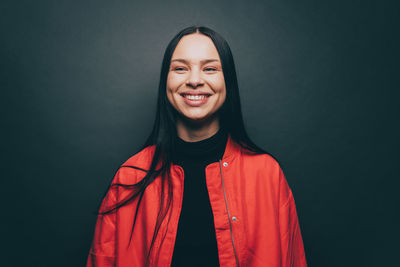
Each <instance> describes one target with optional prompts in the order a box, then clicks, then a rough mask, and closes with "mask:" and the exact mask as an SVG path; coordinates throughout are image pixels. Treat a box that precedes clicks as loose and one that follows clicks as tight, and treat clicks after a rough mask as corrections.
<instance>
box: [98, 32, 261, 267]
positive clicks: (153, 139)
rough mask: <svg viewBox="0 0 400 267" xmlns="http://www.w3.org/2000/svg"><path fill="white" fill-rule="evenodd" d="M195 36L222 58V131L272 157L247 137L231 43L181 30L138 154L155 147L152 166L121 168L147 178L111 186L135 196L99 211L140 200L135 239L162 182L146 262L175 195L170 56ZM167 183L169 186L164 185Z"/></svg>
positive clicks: (172, 44)
mask: <svg viewBox="0 0 400 267" xmlns="http://www.w3.org/2000/svg"><path fill="white" fill-rule="evenodd" d="M193 33H198V34H203V35H205V36H208V37H209V38H210V39H211V40H212V41H213V43H214V45H215V47H216V49H217V51H218V54H219V57H220V59H221V64H222V69H223V74H224V79H225V87H226V99H225V102H224V103H223V105H222V106H221V108H220V109H219V110H218V113H219V122H220V127H221V128H223V129H224V130H225V131H226V132H227V133H228V134H229V135H230V136H231V138H232V139H233V141H234V142H236V143H237V144H239V145H240V146H241V147H242V148H244V150H243V151H245V152H246V153H255V154H269V153H267V152H266V151H264V150H263V149H262V148H260V147H258V146H257V145H256V144H254V143H253V142H252V141H251V140H250V138H249V137H248V135H247V132H246V130H245V127H244V123H243V117H242V111H241V106H240V97H239V88H238V82H237V77H236V70H235V64H234V61H233V56H232V52H231V49H230V47H229V45H228V43H227V42H226V41H225V39H224V38H223V37H222V36H221V35H219V34H218V33H217V32H215V31H213V30H212V29H210V28H207V27H197V26H191V27H188V28H185V29H183V30H181V31H180V32H179V33H178V34H176V35H175V37H174V38H173V39H172V40H171V41H170V42H169V44H168V46H167V48H166V50H165V53H164V58H163V61H162V66H161V75H160V83H159V86H158V99H157V111H156V117H155V121H154V126H153V129H152V131H151V133H150V135H149V137H148V138H147V140H146V142H145V143H144V144H143V146H142V147H141V148H140V149H139V151H141V150H142V149H144V148H146V147H148V146H152V145H155V150H154V154H153V158H152V161H151V164H150V169H149V170H143V169H141V168H139V167H137V166H128V165H122V166H121V167H120V168H134V169H140V170H142V171H145V173H146V175H145V176H144V177H143V178H142V179H141V180H140V181H139V182H138V183H136V184H120V183H114V184H111V185H110V187H124V188H127V189H131V190H132V193H131V194H130V195H129V197H127V198H124V199H123V200H122V201H120V202H118V203H116V204H115V205H112V206H111V207H110V208H109V209H107V210H105V211H100V212H99V213H100V214H103V215H105V214H108V213H111V212H114V211H115V210H116V209H118V208H120V207H122V206H124V205H126V204H128V203H130V202H131V201H133V200H134V199H138V202H137V206H136V211H135V216H134V220H133V225H132V230H131V236H130V238H132V234H133V230H134V227H135V223H136V218H137V213H138V209H139V206H140V203H141V200H142V198H143V195H144V193H145V190H146V188H147V187H148V186H149V185H150V184H151V183H152V182H153V181H154V180H155V179H162V182H161V185H162V189H161V191H160V194H161V197H160V209H159V212H158V214H157V221H156V227H155V231H154V234H153V239H152V242H151V245H150V249H149V251H148V253H147V256H146V259H147V261H148V259H149V256H150V253H151V250H152V248H153V245H154V241H155V239H156V237H157V234H158V232H159V230H160V226H161V224H162V222H163V221H164V219H165V217H166V215H167V213H168V211H169V209H170V207H171V203H172V196H173V187H172V181H171V175H170V172H169V170H170V167H171V165H172V155H173V152H174V148H175V140H176V139H175V138H176V136H177V130H176V119H177V116H178V114H177V112H176V110H175V109H174V107H173V106H172V105H171V104H170V102H169V100H168V98H167V94H166V83H167V76H168V72H169V68H170V63H171V57H172V54H173V52H174V50H175V48H176V46H177V44H178V43H179V41H180V40H181V38H182V37H183V36H185V35H188V34H193ZM158 163H161V165H160V166H161V167H160V168H159V169H156V166H158ZM166 180H167V183H164V182H165V181H166ZM164 184H168V186H167V188H164V187H166V186H165V185H164ZM109 189H110V188H109ZM166 190H168V193H167V194H168V198H167V200H166V203H164V194H165V193H166ZM170 215H171V213H170ZM169 219H170V216H169V217H168V223H169ZM130 242H131V239H130ZM157 256H158V255H157ZM147 264H148V262H147V263H146V265H147Z"/></svg>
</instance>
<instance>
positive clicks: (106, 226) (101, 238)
mask: <svg viewBox="0 0 400 267" xmlns="http://www.w3.org/2000/svg"><path fill="white" fill-rule="evenodd" d="M118 173H119V172H117V174H116V176H115V178H114V180H115V179H116V178H117V176H118ZM116 201H117V189H116V188H114V187H110V189H109V190H108V192H107V194H106V196H105V197H104V199H103V201H102V203H101V206H100V210H99V212H101V211H105V210H107V209H108V208H110V207H111V206H112V205H113V204H115V203H116ZM116 227H117V226H116V212H112V213H109V214H105V215H101V214H98V215H97V221H96V227H95V231H94V237H93V241H92V245H91V247H90V251H89V256H88V259H87V263H86V266H87V267H108V266H115V262H116V255H115V254H116V253H115V251H116V242H115V240H116Z"/></svg>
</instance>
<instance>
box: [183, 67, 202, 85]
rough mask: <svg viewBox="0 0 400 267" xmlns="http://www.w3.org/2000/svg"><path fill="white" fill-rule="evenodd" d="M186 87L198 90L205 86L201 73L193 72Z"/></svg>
mask: <svg viewBox="0 0 400 267" xmlns="http://www.w3.org/2000/svg"><path fill="white" fill-rule="evenodd" d="M186 85H187V86H189V87H192V88H196V87H199V86H202V85H203V79H202V78H201V75H200V73H199V71H197V70H192V71H191V72H190V74H189V77H188V80H187V82H186Z"/></svg>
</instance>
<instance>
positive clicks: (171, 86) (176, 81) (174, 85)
mask: <svg viewBox="0 0 400 267" xmlns="http://www.w3.org/2000/svg"><path fill="white" fill-rule="evenodd" d="M183 80H184V79H183V78H182V77H180V76H177V75H174V74H169V75H168V77H167V89H168V90H171V91H176V90H177V89H178V88H179V86H180V85H181V84H182V82H183Z"/></svg>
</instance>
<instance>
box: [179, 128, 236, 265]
mask: <svg viewBox="0 0 400 267" xmlns="http://www.w3.org/2000/svg"><path fill="white" fill-rule="evenodd" d="M227 137H228V135H227V133H226V132H225V131H224V130H223V129H220V130H219V131H218V132H217V133H216V134H214V135H213V136H211V137H209V138H207V139H204V140H201V141H198V142H186V141H184V140H182V139H181V138H179V137H177V139H176V141H177V146H176V153H175V154H174V155H173V162H174V164H176V165H179V166H181V167H182V168H183V170H184V175H185V176H184V190H183V203H182V210H181V214H180V217H179V223H178V232H177V236H176V241H175V247H174V254H173V257H172V264H171V266H172V267H178V266H209V267H213V266H219V260H218V248H217V241H216V237H215V228H214V227H215V226H214V218H213V214H212V210H211V205H210V199H209V196H208V191H207V185H206V177H205V168H206V166H207V165H209V164H210V163H213V162H218V161H219V159H222V156H223V154H224V152H225V147H226V143H227V140H228V139H227Z"/></svg>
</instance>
